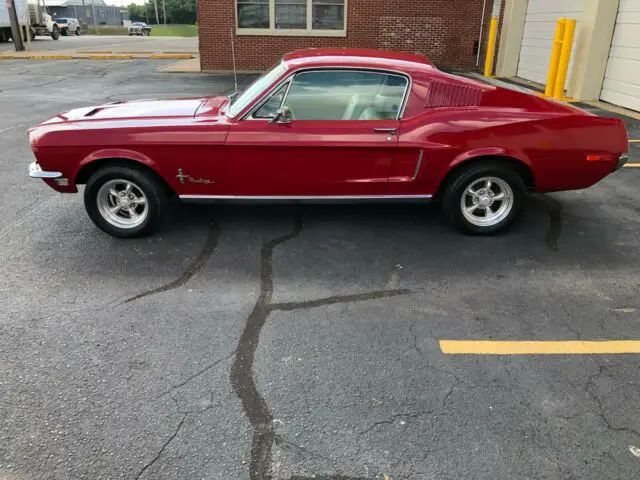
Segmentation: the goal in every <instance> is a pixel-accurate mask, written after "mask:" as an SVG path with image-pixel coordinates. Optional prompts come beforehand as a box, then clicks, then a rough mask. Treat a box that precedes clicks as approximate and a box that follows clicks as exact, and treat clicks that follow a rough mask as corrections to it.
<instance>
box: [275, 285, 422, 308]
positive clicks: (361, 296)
mask: <svg viewBox="0 0 640 480" xmlns="http://www.w3.org/2000/svg"><path fill="white" fill-rule="evenodd" d="M410 293H413V290H409V289H407V288H398V289H394V290H378V291H374V292H367V293H355V294H352V295H335V296H332V297H326V298H318V299H316V300H305V301H300V302H284V303H274V304H273V305H271V307H270V310H271V311H276V310H279V311H284V312H287V311H291V310H306V309H309V308H317V307H324V306H327V305H336V304H339V303H352V302H364V301H366V300H375V299H377V298H389V297H397V296H400V295H408V294H410Z"/></svg>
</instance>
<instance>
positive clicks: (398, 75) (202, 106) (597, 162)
mask: <svg viewBox="0 0 640 480" xmlns="http://www.w3.org/2000/svg"><path fill="white" fill-rule="evenodd" d="M30 142H31V147H32V149H33V152H34V154H35V156H36V158H37V162H33V163H32V164H31V165H30V167H29V174H30V176H31V177H36V178H42V179H44V181H45V182H46V183H47V184H48V185H49V186H51V187H52V188H53V189H55V190H57V191H59V192H77V191H78V185H80V184H86V187H85V189H84V201H85V206H86V209H87V212H88V214H89V217H90V218H91V219H92V220H93V222H94V223H95V224H96V225H97V226H98V227H100V228H101V229H102V230H104V231H106V232H108V233H110V234H112V235H115V236H118V237H133V236H140V235H147V234H150V233H152V232H154V231H156V230H157V228H158V227H159V226H160V224H161V222H162V220H163V219H164V217H165V216H166V215H165V214H166V211H167V205H168V201H169V199H170V197H171V196H172V195H176V196H178V197H179V198H180V199H181V200H184V201H221V200H243V201H244V200H255V201H261V202H270V201H281V200H286V201H327V200H332V201H335V200H338V201H353V200H357V201H369V200H383V201H384V200H398V199H400V200H412V201H416V200H417V201H428V200H438V201H439V202H440V203H441V204H442V207H443V209H444V212H445V214H446V217H447V218H448V220H449V221H450V222H451V223H452V224H453V225H455V226H457V227H459V228H461V229H462V230H464V231H466V232H470V233H475V234H491V233H494V232H497V231H499V230H502V229H503V228H505V227H507V226H508V225H509V224H510V223H511V222H512V221H513V220H514V219H515V218H516V216H517V215H518V213H519V211H520V210H521V207H522V205H523V200H524V199H525V195H526V193H527V192H552V191H557V190H571V189H579V188H585V187H588V186H590V185H593V184H594V183H596V182H598V181H600V180H602V179H603V178H604V177H605V176H607V175H608V174H610V173H612V172H614V171H615V170H617V169H619V168H620V167H621V166H622V165H623V164H624V162H625V161H626V158H627V133H626V129H625V126H624V124H623V123H622V121H620V120H618V119H614V118H602V117H598V116H594V115H592V114H590V113H587V112H585V111H583V110H580V109H578V108H575V107H573V106H570V105H567V104H564V103H560V102H555V101H550V100H547V99H544V98H541V97H540V96H537V95H534V94H532V93H531V92H523V91H517V90H514V89H510V88H505V87H503V86H496V85H495V84H491V83H487V82H484V81H480V80H475V79H470V78H464V77H461V76H456V75H452V74H448V73H444V72H442V71H439V70H438V69H437V68H436V67H435V66H434V65H433V64H432V63H431V62H430V61H429V60H427V59H425V58H423V57H420V56H417V55H410V54H404V53H394V52H387V51H376V50H358V49H312V50H305V51H298V52H294V53H291V54H288V55H285V56H284V57H283V59H282V61H281V62H279V63H278V64H277V65H276V66H275V67H274V68H273V69H271V70H270V71H269V72H267V73H266V74H264V75H263V76H262V77H260V78H259V79H257V80H256V81H255V82H254V83H253V84H251V86H249V87H248V88H247V89H246V90H245V91H244V92H242V93H241V94H239V95H232V96H231V97H212V98H201V99H184V100H160V101H137V102H136V101H134V102H114V103H108V104H105V105H99V106H94V107H87V108H79V109H75V110H71V111H69V112H66V113H62V114H60V115H57V116H56V117H54V118H52V119H50V120H48V121H46V122H44V123H42V124H40V125H38V126H36V127H34V128H33V129H31V130H30Z"/></svg>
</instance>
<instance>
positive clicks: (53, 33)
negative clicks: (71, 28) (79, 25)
mask: <svg viewBox="0 0 640 480" xmlns="http://www.w3.org/2000/svg"><path fill="white" fill-rule="evenodd" d="M51 38H53V39H54V40H58V39H59V38H60V29H59V28H58V26H57V25H54V26H53V30H52V31H51Z"/></svg>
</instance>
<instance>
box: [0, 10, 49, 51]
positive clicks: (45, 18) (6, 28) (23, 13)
mask: <svg viewBox="0 0 640 480" xmlns="http://www.w3.org/2000/svg"><path fill="white" fill-rule="evenodd" d="M14 1H15V4H16V13H17V14H18V24H19V25H20V31H21V33H22V35H23V36H26V33H27V32H29V35H31V39H33V38H34V37H35V36H36V35H44V36H47V37H51V38H53V39H54V40H58V38H60V26H59V25H58V24H57V23H56V22H54V21H53V19H52V18H51V15H49V14H48V13H47V11H46V8H45V6H44V2H45V0H32V1H33V3H32V2H31V1H28V0H14ZM11 38H13V35H12V34H11V21H10V20H9V8H8V7H7V2H6V0H0V42H3V41H4V42H7V41H9V39H11Z"/></svg>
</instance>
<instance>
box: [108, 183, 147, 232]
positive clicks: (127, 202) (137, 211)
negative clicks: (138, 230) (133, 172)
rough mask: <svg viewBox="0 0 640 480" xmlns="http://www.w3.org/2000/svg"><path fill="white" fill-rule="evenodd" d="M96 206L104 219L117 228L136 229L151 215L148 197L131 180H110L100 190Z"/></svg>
mask: <svg viewBox="0 0 640 480" xmlns="http://www.w3.org/2000/svg"><path fill="white" fill-rule="evenodd" d="M96 204H97V207H98V211H99V212H100V215H101V216H102V218H104V219H105V220H106V221H107V222H108V223H109V224H111V225H113V226H114V227H117V228H123V229H127V228H135V227H137V226H139V225H141V224H142V223H143V222H144V221H145V220H146V218H147V216H148V214H149V207H148V203H147V197H146V195H145V194H144V192H143V191H142V189H141V188H140V187H139V186H138V185H136V184H135V183H133V182H132V181H130V180H121V179H117V180H109V181H107V182H105V183H104V184H103V185H102V186H101V187H100V189H99V190H98V194H97V198H96Z"/></svg>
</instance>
